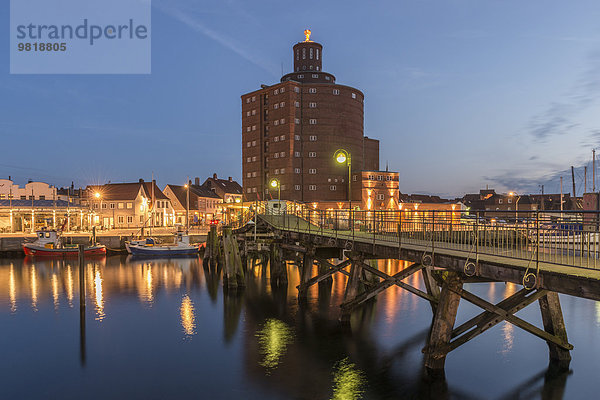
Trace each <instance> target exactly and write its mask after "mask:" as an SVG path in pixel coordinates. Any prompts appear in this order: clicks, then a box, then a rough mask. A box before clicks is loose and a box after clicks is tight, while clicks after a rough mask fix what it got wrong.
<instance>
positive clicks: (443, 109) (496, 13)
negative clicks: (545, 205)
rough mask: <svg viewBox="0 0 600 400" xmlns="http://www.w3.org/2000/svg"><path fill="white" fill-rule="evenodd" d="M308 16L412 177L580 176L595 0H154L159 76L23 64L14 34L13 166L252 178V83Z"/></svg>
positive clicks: (4, 107)
mask: <svg viewBox="0 0 600 400" xmlns="http://www.w3.org/2000/svg"><path fill="white" fill-rule="evenodd" d="M0 14H1V15H0V17H1V19H0V21H2V23H3V24H4V26H5V29H6V31H8V21H9V7H8V2H6V1H5V2H3V3H2V6H1V8H0ZM307 27H308V28H310V29H311V30H312V31H313V36H312V38H313V39H314V40H315V41H318V42H320V43H322V44H323V46H324V54H323V56H324V58H323V68H324V70H325V71H327V72H331V73H333V74H335V75H336V77H337V82H338V83H340V84H346V85H350V86H354V87H357V88H359V89H361V90H362V91H363V92H364V93H365V134H366V135H367V136H370V137H374V138H378V139H380V140H381V157H380V158H381V167H382V168H385V165H386V162H388V163H389V167H390V169H392V170H396V171H399V172H400V182H401V183H400V185H401V186H400V188H401V191H402V192H405V193H437V194H442V195H458V194H462V193H465V192H475V191H477V190H479V189H480V188H483V187H485V186H486V185H489V186H490V187H493V188H496V189H497V190H498V191H508V190H516V191H519V192H522V193H524V192H539V185H541V184H544V185H545V190H546V192H547V193H548V192H558V191H559V190H560V189H559V186H558V185H559V183H558V182H559V180H558V177H559V176H561V175H562V176H563V177H564V179H565V192H569V191H571V189H570V188H571V179H570V166H571V165H574V166H576V167H582V166H583V165H586V164H589V163H590V161H591V151H592V148H594V147H596V146H598V143H599V142H600V113H598V112H597V110H598V107H599V106H600V3H598V2H597V1H570V2H565V1H548V0H531V1H527V2H524V1H505V0H503V1H500V0H498V1H485V0H448V1H440V0H438V1H433V0H421V1H398V0H396V1H377V2H365V1H360V2H359V1H339V2H338V1H327V2H324V1H320V2H318V1H303V2H297V1H252V2H248V1H241V0H225V1H223V0H221V1H198V0H196V1H193V0H153V2H152V74H150V75H10V74H9V57H8V54H9V48H8V46H9V43H8V40H4V41H2V42H0V54H2V56H0V57H2V60H3V61H4V62H3V63H2V73H1V74H0V93H2V95H1V96H0V135H1V137H2V143H3V146H2V148H3V150H2V158H1V159H0V176H2V177H5V176H8V175H11V176H12V177H13V178H14V180H15V181H16V182H17V183H24V182H25V181H26V180H27V179H34V180H43V181H47V182H49V183H52V184H56V185H58V186H61V185H68V184H70V183H71V181H74V182H75V185H76V186H79V185H87V184H91V183H101V182H106V181H108V180H111V181H113V182H122V181H131V180H137V179H138V178H140V177H143V178H146V179H150V176H151V173H152V172H154V174H155V175H156V177H157V179H158V181H159V184H160V185H161V186H162V185H165V184H166V183H181V182H183V181H185V179H186V176H188V175H189V176H191V177H193V176H200V177H202V178H204V177H206V176H209V175H211V174H212V173H213V172H217V173H218V174H219V175H221V176H234V177H235V178H238V179H239V178H240V175H241V163H240V161H241V160H240V153H241V148H240V135H241V128H240V120H241V117H240V109H241V105H240V95H241V94H242V93H246V92H249V91H251V90H255V89H257V88H259V87H260V84H261V83H265V84H272V83H275V82H278V80H279V78H280V77H281V71H282V68H283V71H284V73H285V72H289V71H290V70H291V65H292V52H291V47H292V45H293V44H294V43H296V42H298V41H301V40H302V39H303V34H302V32H303V30H304V29H305V28H307ZM6 36H8V32H7V35H6ZM589 181H590V183H589V184H588V185H589V186H591V168H590V169H589ZM576 182H577V185H578V189H577V191H578V194H579V193H580V192H581V189H580V187H581V188H582V186H583V169H582V168H578V169H577V171H576Z"/></svg>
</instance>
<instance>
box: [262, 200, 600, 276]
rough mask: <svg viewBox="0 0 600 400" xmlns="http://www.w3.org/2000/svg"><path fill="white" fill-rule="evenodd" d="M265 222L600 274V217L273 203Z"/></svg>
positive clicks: (581, 213) (264, 212)
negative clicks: (367, 209) (366, 209)
mask: <svg viewBox="0 0 600 400" xmlns="http://www.w3.org/2000/svg"><path fill="white" fill-rule="evenodd" d="M257 212H258V214H259V216H260V217H262V218H264V219H265V220H267V222H268V223H271V224H272V225H274V226H276V227H278V228H281V229H282V230H287V231H295V232H304V233H311V234H315V235H320V236H323V237H332V238H337V239H344V240H347V241H361V242H372V243H390V244H397V245H398V246H402V245H412V246H420V247H422V248H424V249H425V250H427V249H430V250H429V251H431V252H434V251H435V250H436V249H447V250H456V251H462V252H465V253H466V254H467V255H468V257H469V258H470V259H471V260H475V259H477V258H478V257H479V256H480V255H489V256H497V257H507V258H513V259H520V260H526V261H527V262H528V263H529V264H535V265H537V263H539V262H544V263H550V264H557V265H565V266H572V267H578V268H592V269H594V268H600V260H599V257H600V212H597V211H564V212H558V211H556V212H554V211H516V212H515V211H480V212H472V211H471V212H469V211H465V210H455V211H452V210H442V211H440V210H433V211H431V210H414V209H411V210H398V211H389V210H377V211H364V210H360V211H359V210H352V211H350V210H347V209H332V210H317V209H313V208H312V207H311V206H310V204H309V205H306V204H299V203H292V202H283V201H282V202H281V207H273V202H267V203H262V204H261V206H260V207H257Z"/></svg>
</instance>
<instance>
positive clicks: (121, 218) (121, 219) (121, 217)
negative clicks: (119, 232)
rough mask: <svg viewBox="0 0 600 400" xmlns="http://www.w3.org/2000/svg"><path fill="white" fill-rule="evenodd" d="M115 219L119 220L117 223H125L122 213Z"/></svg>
mask: <svg viewBox="0 0 600 400" xmlns="http://www.w3.org/2000/svg"><path fill="white" fill-rule="evenodd" d="M117 221H118V222H119V224H124V223H125V217H123V216H122V215H119V216H118V217H117Z"/></svg>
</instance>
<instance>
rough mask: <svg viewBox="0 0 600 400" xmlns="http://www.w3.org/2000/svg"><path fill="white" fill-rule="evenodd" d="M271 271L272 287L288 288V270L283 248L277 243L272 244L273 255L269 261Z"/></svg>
mask: <svg viewBox="0 0 600 400" xmlns="http://www.w3.org/2000/svg"><path fill="white" fill-rule="evenodd" d="M269 265H270V271H271V287H283V286H287V283H288V277H287V268H286V265H285V262H284V261H283V258H282V252H281V247H279V244H277V243H271V254H270V259H269Z"/></svg>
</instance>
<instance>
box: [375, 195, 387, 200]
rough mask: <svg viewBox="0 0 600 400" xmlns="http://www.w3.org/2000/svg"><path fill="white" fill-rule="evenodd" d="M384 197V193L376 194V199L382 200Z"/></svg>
mask: <svg viewBox="0 0 600 400" xmlns="http://www.w3.org/2000/svg"><path fill="white" fill-rule="evenodd" d="M384 199H385V195H384V194H378V195H377V200H384Z"/></svg>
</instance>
